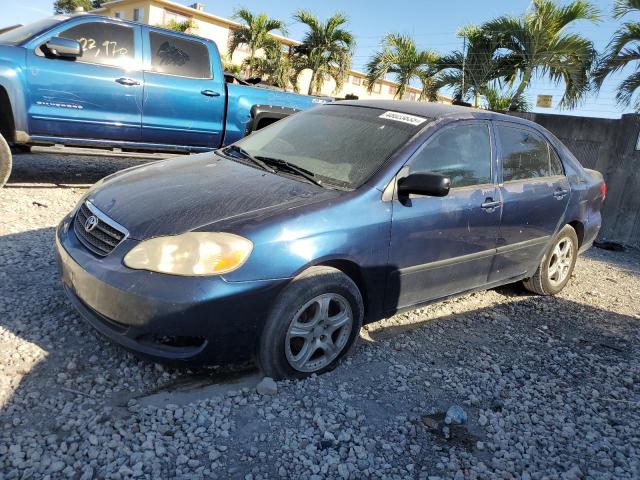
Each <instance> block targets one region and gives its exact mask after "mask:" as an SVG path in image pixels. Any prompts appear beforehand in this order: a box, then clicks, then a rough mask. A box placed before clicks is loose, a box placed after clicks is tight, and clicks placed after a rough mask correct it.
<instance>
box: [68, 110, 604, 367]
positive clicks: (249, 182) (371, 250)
mask: <svg viewBox="0 0 640 480" xmlns="http://www.w3.org/2000/svg"><path fill="white" fill-rule="evenodd" d="M605 193H606V187H605V184H604V182H603V180H602V176H601V175H600V174H599V173H598V172H594V171H591V170H585V169H584V168H583V167H582V166H581V165H580V164H579V162H578V161H577V160H576V159H575V157H573V155H572V154H571V153H570V152H569V151H568V150H567V149H566V147H564V146H563V145H562V144H561V142H560V141H558V140H557V139H556V138H555V137H554V136H553V135H551V134H550V133H549V132H548V131H546V130H545V129H543V128H541V127H540V126H538V125H536V124H534V123H532V122H529V121H526V120H522V119H519V118H515V117H510V116H505V115H500V114H496V113H490V112H486V111H481V110H474V109H469V108H464V107H452V106H444V105H437V104H425V103H412V102H392V101H354V102H351V101H349V102H338V103H335V104H328V105H323V106H320V107H317V108H314V109H311V110H309V111H306V112H302V113H300V114H297V115H295V116H292V117H289V118H286V119H284V120H282V121H280V122H278V123H275V124H274V125H272V126H270V127H268V128H266V129H264V130H260V131H258V132H255V133H254V134H252V135H250V136H249V137H246V138H244V139H242V140H240V141H238V142H236V143H235V144H233V145H230V146H228V147H225V148H223V149H220V150H217V151H216V152H212V153H205V154H201V155H197V156H194V157H192V158H189V159H184V158H181V159H179V160H166V161H161V162H156V163H153V164H148V165H144V166H140V167H135V168H132V169H129V170H126V171H122V172H119V173H117V174H115V175H112V176H111V177H108V178H107V179H105V180H103V181H101V182H99V183H98V184H97V185H96V186H95V187H94V188H93V189H91V190H90V191H89V192H88V193H87V195H86V196H85V197H84V198H83V199H82V200H81V201H80V203H79V205H78V207H77V209H76V210H75V211H73V212H71V213H70V214H69V215H67V217H66V218H65V219H64V220H63V221H62V223H61V224H60V225H59V227H58V230H57V235H56V247H57V254H58V260H59V263H60V267H61V272H62V280H63V282H64V286H65V290H66V292H67V294H68V296H69V298H70V299H71V301H72V302H73V304H74V305H75V306H76V307H77V308H78V310H79V311H80V312H81V313H82V314H83V315H84V317H85V318H86V319H87V320H88V321H89V322H90V323H91V324H92V325H93V326H94V327H95V328H96V329H97V330H99V331H100V332H102V333H103V334H104V335H106V336H107V337H109V338H111V339H112V340H113V341H115V342H117V343H119V344H120V345H122V346H123V347H125V348H127V349H129V350H132V351H134V352H138V353H140V354H143V355H145V356H147V357H151V358H153V359H156V360H170V361H174V362H184V363H198V364H213V363H221V362H230V361H239V360H245V359H248V358H251V357H254V358H255V359H256V360H257V362H258V364H259V365H260V366H261V368H262V369H263V370H264V372H265V373H266V374H268V375H270V376H273V377H275V378H282V377H287V376H305V375H309V374H311V373H319V372H323V371H326V370H328V369H331V368H333V367H334V366H335V365H336V364H337V362H338V361H339V360H340V358H341V357H342V356H344V355H345V353H346V352H348V350H349V347H350V346H351V345H352V344H353V343H354V340H355V339H356V338H357V336H358V332H359V330H360V327H361V326H362V324H363V323H367V322H373V321H376V320H379V319H381V318H384V317H386V316H389V315H392V314H393V313H396V312H398V311H400V310H403V309H410V308H414V307H416V306H418V305H422V304H425V303H429V302H433V301H436V300H439V299H443V298H446V297H450V296H453V295H458V294H461V293H464V292H468V291H472V290H479V289H487V288H491V287H495V286H498V285H502V284H506V283H511V282H517V281H524V285H525V286H526V287H527V288H528V289H530V290H532V291H534V292H537V293H539V294H543V295H552V294H555V293H558V292H559V291H560V290H562V288H563V287H564V286H565V285H566V283H567V282H568V281H569V278H570V276H571V272H572V270H573V268H574V265H575V261H576V257H577V255H578V253H579V252H581V251H584V250H585V249H587V248H588V247H589V246H590V245H591V244H592V242H593V240H594V238H595V236H596V234H597V232H598V230H599V228H600V220H601V217H600V207H601V205H602V202H603V200H604V197H605Z"/></svg>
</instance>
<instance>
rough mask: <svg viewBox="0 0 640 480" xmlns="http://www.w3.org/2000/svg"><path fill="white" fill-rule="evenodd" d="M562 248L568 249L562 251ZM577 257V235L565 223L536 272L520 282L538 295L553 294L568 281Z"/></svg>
mask: <svg viewBox="0 0 640 480" xmlns="http://www.w3.org/2000/svg"><path fill="white" fill-rule="evenodd" d="M564 249H569V250H568V251H567V253H563V252H564V251H565V250H564ZM577 258H578V235H576V231H575V230H574V229H573V227H571V226H570V225H565V226H564V228H563V229H562V230H560V232H558V234H557V235H556V237H555V238H554V240H553V242H552V243H551V245H550V246H549V248H548V249H547V251H546V252H545V254H544V257H542V261H541V262H540V265H539V266H538V269H537V270H536V273H534V274H533V276H532V277H531V278H527V279H526V280H524V281H523V282H522V283H523V285H524V287H525V288H526V289H527V290H529V291H530V292H533V293H537V294H538V295H555V294H557V293H559V292H560V291H562V289H563V288H564V287H565V286H566V285H567V283H568V282H569V279H570V278H571V274H572V273H573V268H574V267H575V265H576V260H577Z"/></svg>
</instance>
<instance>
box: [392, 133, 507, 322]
mask: <svg viewBox="0 0 640 480" xmlns="http://www.w3.org/2000/svg"><path fill="white" fill-rule="evenodd" d="M405 172H406V173H418V172H435V173H440V174H442V175H446V176H449V177H450V178H451V187H452V188H451V190H450V192H449V194H448V195H447V196H445V197H442V198H437V197H428V196H421V195H411V197H410V198H406V199H399V198H397V196H396V198H394V200H393V210H392V225H391V245H390V251H389V265H390V270H391V274H390V275H389V280H388V285H387V294H386V296H385V298H386V308H387V310H395V309H396V308H402V307H408V306H411V305H416V304H419V303H422V302H425V301H428V300H432V299H436V298H440V297H443V296H447V295H451V294H455V293H458V292H462V291H465V290H469V289H472V288H475V287H478V286H481V285H484V284H485V283H486V281H487V277H488V275H489V270H490V267H491V264H492V262H493V257H494V254H495V247H496V241H497V237H498V228H499V225H500V211H501V206H500V203H499V202H498V201H497V200H496V195H497V187H496V185H495V183H494V178H495V177H494V173H495V157H494V154H493V148H492V143H491V135H490V128H489V123H488V122H485V121H460V122H456V123H454V124H452V125H449V126H445V127H443V128H442V129H441V130H439V131H437V132H436V133H435V134H433V135H432V136H431V137H430V138H429V139H428V140H427V141H426V142H425V145H424V146H423V147H422V148H421V149H420V150H419V151H418V152H417V153H416V154H415V155H414V156H413V157H412V158H411V159H410V160H409V162H407V165H406V166H405V167H404V168H403V171H402V172H401V174H400V175H401V176H403V173H405Z"/></svg>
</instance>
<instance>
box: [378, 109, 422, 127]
mask: <svg viewBox="0 0 640 480" xmlns="http://www.w3.org/2000/svg"><path fill="white" fill-rule="evenodd" d="M379 118H386V119H388V120H395V121H396V122H402V123H408V124H410V125H420V124H422V123H424V122H426V121H427V119H426V118H423V117H416V116H415V115H409V114H406V113H400V112H392V111H389V112H384V113H383V114H382V115H380V117H379Z"/></svg>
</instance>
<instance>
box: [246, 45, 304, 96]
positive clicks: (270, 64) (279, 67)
mask: <svg viewBox="0 0 640 480" xmlns="http://www.w3.org/2000/svg"><path fill="white" fill-rule="evenodd" d="M255 73H256V75H259V76H260V77H263V78H264V79H265V80H266V81H267V82H268V83H270V84H272V85H275V86H276V87H280V88H287V87H288V86H289V85H290V84H291V83H293V82H294V81H295V71H294V70H293V67H292V64H291V60H290V59H289V56H288V55H287V54H286V53H285V52H284V51H283V49H282V45H280V43H278V42H275V41H274V42H271V43H269V44H268V45H267V46H266V47H265V48H264V56H262V57H257V58H256V59H255Z"/></svg>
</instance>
